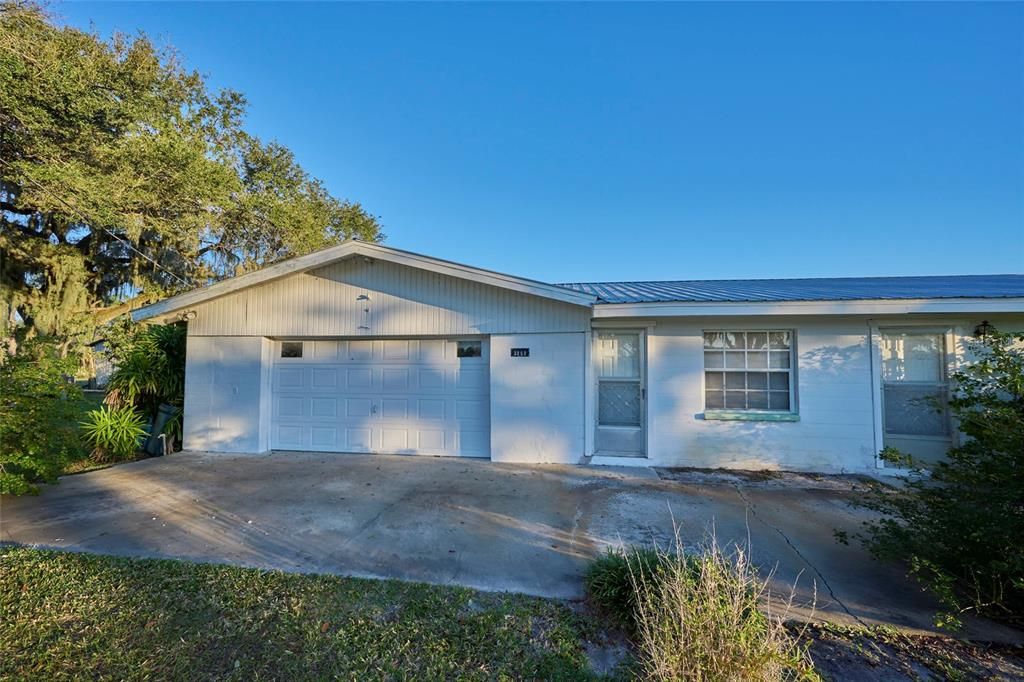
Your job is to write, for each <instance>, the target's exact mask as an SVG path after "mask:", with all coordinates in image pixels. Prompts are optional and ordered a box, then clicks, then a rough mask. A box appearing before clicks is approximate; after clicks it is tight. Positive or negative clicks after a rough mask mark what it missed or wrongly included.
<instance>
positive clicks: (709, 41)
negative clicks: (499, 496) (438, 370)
mask: <svg viewBox="0 0 1024 682" xmlns="http://www.w3.org/2000/svg"><path fill="white" fill-rule="evenodd" d="M52 9H53V10H54V11H55V12H56V13H57V14H58V15H60V17H61V20H62V21H66V22H68V23H71V24H73V25H76V26H80V27H88V26H89V25H90V23H93V24H94V26H95V28H96V30H98V31H99V32H100V33H101V34H103V35H108V34H109V33H110V32H111V31H113V30H120V31H124V32H128V33H132V32H135V31H139V30H142V31H145V32H146V33H148V34H149V35H150V36H151V37H153V38H155V39H156V40H157V42H158V43H162V44H168V43H169V44H172V45H174V46H175V47H177V48H178V49H179V50H180V51H181V53H182V55H183V57H184V59H185V62H186V64H187V65H189V66H191V67H194V68H197V69H199V70H200V71H201V72H203V73H204V74H206V75H207V76H208V78H209V81H210V82H211V83H212V84H213V85H214V86H217V87H231V88H234V89H237V90H240V91H242V92H244V93H245V94H246V96H247V97H248V98H249V102H250V109H249V116H248V122H249V129H250V130H251V131H252V132H254V133H256V134H257V135H259V136H261V137H264V138H267V139H276V140H278V141H280V142H281V143H283V144H285V145H287V146H288V147H290V148H291V149H293V150H294V151H295V153H296V155H297V157H298V159H299V161H300V162H301V163H302V164H303V166H304V167H305V168H307V169H308V170H309V171H310V172H311V173H312V174H314V175H316V176H318V177H320V178H322V179H323V180H324V181H325V182H326V184H327V186H328V187H329V188H330V190H331V191H332V192H333V193H334V194H336V195H338V196H342V197H346V198H350V199H353V200H356V201H359V202H361V203H362V204H363V205H364V206H365V207H366V208H367V209H368V210H369V211H371V212H372V213H373V214H375V215H378V216H380V219H381V221H382V223H383V225H384V228H385V231H386V232H387V235H388V243H389V244H391V245H393V246H396V247H399V248H404V249H409V250H412V251H419V252H424V253H427V254H430V255H435V256H438V257H442V258H448V259H451V260H456V261H462V262H466V263H470V264H473V265H478V266H481V267H487V268H491V269H495V270H500V271H505V272H510V273H514V274H519V275H523V276H527V277H534V278H538V279H542V280H546V281H579V280H584V281H585V280H631V279H632V280H638V279H697V278H740V277H801V276H840V275H888V274H907V275H910V274H944V273H994V272H1024V5H1021V4H1009V3H1007V4H993V5H982V4H967V3H961V4H956V3H953V4H940V5H933V4H918V3H912V4H905V5H894V4H857V5H851V4H783V5H766V4H754V5H748V4H731V3H725V4H716V5H709V4H565V5H542V4H502V5H474V4H443V5H442V4H421V5H404V4H371V5H349V4H344V5H342V4H318V5H313V4H241V3H236V4H209V3H192V4H155V3H147V4H121V3H119V4H99V3H65V4H57V5H54V6H53V7H52Z"/></svg>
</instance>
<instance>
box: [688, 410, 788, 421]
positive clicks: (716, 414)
mask: <svg viewBox="0 0 1024 682" xmlns="http://www.w3.org/2000/svg"><path fill="white" fill-rule="evenodd" d="M704 419H705V420H708V421H729V422H798V421H800V415H798V414H794V413H792V412H747V411H746V410H743V411H739V410H736V411H733V410H705V411H704Z"/></svg>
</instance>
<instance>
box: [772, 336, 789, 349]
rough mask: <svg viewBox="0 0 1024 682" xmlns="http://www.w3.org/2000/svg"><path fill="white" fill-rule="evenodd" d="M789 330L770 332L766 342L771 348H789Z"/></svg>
mask: <svg viewBox="0 0 1024 682" xmlns="http://www.w3.org/2000/svg"><path fill="white" fill-rule="evenodd" d="M789 337H790V333H789V332H770V333H769V334H768V342H769V343H770V344H771V347H772V348H787V349H788V348H789Z"/></svg>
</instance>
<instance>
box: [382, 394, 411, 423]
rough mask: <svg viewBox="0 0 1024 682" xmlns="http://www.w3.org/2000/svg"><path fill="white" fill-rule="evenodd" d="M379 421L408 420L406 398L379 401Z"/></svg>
mask: <svg viewBox="0 0 1024 682" xmlns="http://www.w3.org/2000/svg"><path fill="white" fill-rule="evenodd" d="M380 416H381V419H408V418H409V401H408V400H407V399H406V398H383V399H382V400H381V401H380Z"/></svg>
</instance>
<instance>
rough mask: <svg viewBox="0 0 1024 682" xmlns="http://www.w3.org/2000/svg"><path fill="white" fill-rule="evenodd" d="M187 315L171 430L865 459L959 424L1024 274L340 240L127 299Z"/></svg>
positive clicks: (216, 442)
mask: <svg viewBox="0 0 1024 682" xmlns="http://www.w3.org/2000/svg"><path fill="white" fill-rule="evenodd" d="M133 316H134V318H135V319H136V320H144V319H154V320H165V321H166V320H183V321H186V322H187V324H188V356H187V369H186V378H185V413H184V447H185V448H186V449H189V450H207V451H215V452H266V451H270V450H283V451H289V450H292V451H293V450H312V451H323V452H362V453H407V454H415V455H435V456H436V455H443V456H460V457H483V458H490V459H492V460H494V461H500V462H533V463H552V462H558V463H578V462H588V461H589V462H592V463H595V464H638V465H648V466H649V465H655V466H691V467H733V468H747V469H760V468H772V469H777V468H778V469H795V470H804V471H819V472H840V471H844V472H857V471H867V470H872V469H875V468H876V467H880V466H882V464H881V462H880V460H879V459H878V452H879V451H880V450H881V449H882V448H883V447H884V446H888V445H892V446H896V447H898V448H900V449H903V450H905V451H908V452H910V453H912V454H914V455H917V456H918V457H919V458H922V459H924V460H929V459H934V458H936V457H939V456H941V455H942V453H944V452H945V450H946V449H947V448H948V447H949V446H950V445H951V444H952V443H954V442H955V441H956V439H957V432H956V428H955V426H954V424H953V423H952V421H951V419H950V416H949V415H948V414H947V413H944V412H940V411H937V410H935V409H934V408H933V407H931V406H930V405H929V404H928V403H927V401H922V400H920V399H921V398H927V397H929V396H934V397H939V398H941V397H942V396H943V395H945V393H946V391H947V385H948V382H949V377H950V373H951V372H952V371H953V370H954V369H955V368H956V367H957V365H958V364H960V363H962V362H964V361H965V345H964V341H965V339H967V338H969V337H972V336H975V335H977V334H980V333H984V331H985V330H986V329H989V328H991V327H995V328H997V329H1007V330H1008V329H1024V275H978V276H948V277H874V278H836V279H783V280H738V281H670V282H607V283H576V284H547V283H544V282H538V281H533V280H529V279H524V278H522V277H514V276H511V275H505V274H501V273H497V272H491V271H488V270H483V269H480V268H475V267H471V266H467V265H460V264H458V263H452V262H448V261H444V260H440V259H438V258H432V257H429V256H423V255H419V254H415V253H409V252H406V251H400V250H398V249H394V248H390V247H387V246H381V245H377V244H370V243H364V242H359V241H347V242H345V243H343V244H341V245H338V246H334V247H331V248H328V249H324V250H322V251H318V252H316V253H312V254H309V255H305V256H300V257H297V258H292V259H290V260H286V261H283V262H280V263H276V264H274V265H271V266H269V267H266V268H264V269H262V270H259V271H256V272H251V273H248V274H245V275H241V276H238V277H235V278H233V279H229V280H226V281H223V282H219V283H217V284H213V285H211V286H207V287H205V288H201V289H197V290H194V291H191V292H188V293H184V294H181V295H179V296H175V297H173V298H169V299H166V300H164V301H160V302H159V303H156V304H153V305H150V306H147V307H145V308H140V309H139V310H136V311H135V312H134V314H133Z"/></svg>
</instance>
